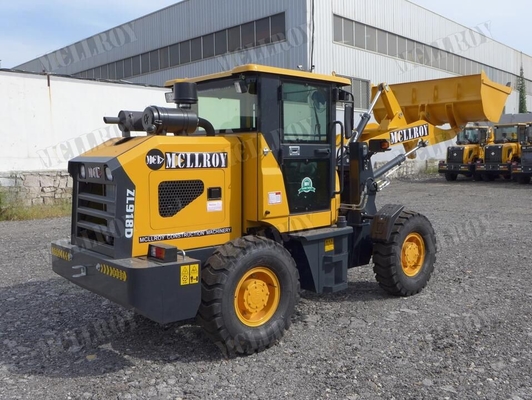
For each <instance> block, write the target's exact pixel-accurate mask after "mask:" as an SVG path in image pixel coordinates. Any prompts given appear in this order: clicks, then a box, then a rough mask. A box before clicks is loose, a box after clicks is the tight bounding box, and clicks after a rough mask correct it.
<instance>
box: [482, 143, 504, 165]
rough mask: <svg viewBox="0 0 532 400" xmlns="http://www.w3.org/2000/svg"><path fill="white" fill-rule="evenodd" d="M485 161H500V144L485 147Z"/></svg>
mask: <svg viewBox="0 0 532 400" xmlns="http://www.w3.org/2000/svg"><path fill="white" fill-rule="evenodd" d="M485 162H486V163H498V164H500V163H502V146H490V147H486V155H485Z"/></svg>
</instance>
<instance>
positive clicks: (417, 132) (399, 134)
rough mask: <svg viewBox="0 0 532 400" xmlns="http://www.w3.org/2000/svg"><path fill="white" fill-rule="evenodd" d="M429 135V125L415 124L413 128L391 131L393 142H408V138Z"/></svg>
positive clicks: (391, 140)
mask: <svg viewBox="0 0 532 400" xmlns="http://www.w3.org/2000/svg"><path fill="white" fill-rule="evenodd" d="M428 135H429V125H428V124H425V125H421V126H413V127H412V128H407V129H401V130H400V131H395V132H390V142H391V144H397V143H402V142H406V141H407V140H412V139H418V138H421V137H425V136H428Z"/></svg>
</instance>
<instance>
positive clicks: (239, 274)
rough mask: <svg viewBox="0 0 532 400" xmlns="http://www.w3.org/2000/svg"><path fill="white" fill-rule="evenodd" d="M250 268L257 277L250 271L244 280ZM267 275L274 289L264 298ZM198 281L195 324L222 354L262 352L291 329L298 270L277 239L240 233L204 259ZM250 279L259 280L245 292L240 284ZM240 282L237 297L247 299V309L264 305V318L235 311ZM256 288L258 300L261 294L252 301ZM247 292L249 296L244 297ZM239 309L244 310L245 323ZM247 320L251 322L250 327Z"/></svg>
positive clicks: (243, 285)
mask: <svg viewBox="0 0 532 400" xmlns="http://www.w3.org/2000/svg"><path fill="white" fill-rule="evenodd" d="M251 270H253V271H258V272H257V273H256V274H255V275H257V274H258V275H259V277H258V279H255V276H254V275H250V276H249V278H247V279H245V280H243V279H244V277H245V276H246V274H249V273H250V271H251ZM261 271H265V272H261ZM268 271H269V272H268ZM263 273H264V275H261V274H263ZM268 273H272V274H273V275H274V276H275V279H277V281H278V283H279V286H278V287H279V288H278V289H277V290H276V289H273V290H272V292H271V293H270V291H267V293H268V294H267V295H266V297H264V295H263V294H262V292H264V288H266V287H268V288H270V287H271V285H270V284H268V285H266V282H267V281H268V279H269V278H270V277H269V275H268ZM263 277H264V278H263ZM201 281H202V282H201V283H202V293H201V304H200V308H199V312H198V318H197V319H198V323H199V325H200V326H202V327H203V328H204V330H205V331H206V333H207V335H208V336H209V337H210V338H211V340H213V342H214V343H215V344H216V345H217V346H218V347H219V348H220V350H221V351H222V352H223V353H224V355H225V356H227V357H233V356H235V355H237V354H252V353H255V352H259V351H262V350H264V349H266V348H268V347H270V346H272V345H273V344H275V342H277V341H278V340H279V339H281V337H283V335H284V333H285V331H286V330H287V329H288V328H289V327H290V324H291V317H292V315H293V313H294V310H295V307H296V304H297V303H298V301H299V296H300V283H299V272H298V270H297V268H296V264H295V262H294V260H293V258H292V257H291V256H290V253H289V252H288V251H287V250H286V249H285V248H284V247H283V246H282V245H280V244H278V243H277V242H274V241H272V240H270V239H266V238H263V237H259V236H245V237H242V238H238V239H236V240H233V241H231V242H228V243H226V244H224V245H223V246H221V247H220V248H218V249H217V250H216V251H215V252H214V254H213V255H212V256H211V257H210V258H209V259H208V260H207V262H206V265H205V267H204V268H203V269H202V279H201ZM250 281H253V284H255V283H256V282H259V283H258V285H255V286H253V287H252V288H251V289H250V290H251V292H248V289H245V285H246V283H247V282H250ZM239 285H240V287H241V290H240V291H239V293H240V297H239V299H241V300H242V302H243V303H246V300H245V299H251V300H250V301H249V302H248V305H246V307H254V306H256V305H257V304H258V307H260V306H262V307H264V309H265V310H266V311H265V312H266V313H268V312H269V313H270V316H269V317H268V318H267V320H266V321H264V322H262V321H260V320H259V321H251V318H253V317H252V315H254V314H252V313H250V312H249V308H248V309H247V310H243V311H240V309H239V306H238V305H237V304H236V303H237V301H236V300H235V299H236V298H237V295H238V294H239V293H237V292H236V290H237V288H238V287H239ZM273 286H274V287H275V285H273ZM247 288H249V286H247ZM259 288H261V289H260V290H262V292H261V293H259V298H260V296H261V295H262V296H263V298H262V300H261V301H259V302H254V301H255V300H254V299H255V298H254V297H252V296H254V295H256V294H257V290H259ZM270 290H271V289H270ZM249 293H250V294H249ZM246 294H249V296H251V297H246ZM269 294H272V296H271V297H270V296H269ZM274 298H278V299H279V303H278V305H277V306H276V305H275V301H274V300H272V299H274ZM262 302H265V304H262ZM259 303H260V304H259ZM238 304H239V305H240V304H241V303H238ZM272 304H273V305H272ZM244 305H245V304H242V307H243V306H244ZM262 312H263V311H262V309H261V311H260V312H259V313H257V314H258V315H259V316H260V313H262ZM243 313H249V315H250V317H249V318H250V320H249V321H248V320H246V316H244V314H243ZM271 313H273V314H271ZM248 322H249V323H248ZM252 324H256V326H251V325H252Z"/></svg>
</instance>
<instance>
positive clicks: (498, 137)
mask: <svg viewBox="0 0 532 400" xmlns="http://www.w3.org/2000/svg"><path fill="white" fill-rule="evenodd" d="M506 142H517V125H513V126H496V127H495V143H506Z"/></svg>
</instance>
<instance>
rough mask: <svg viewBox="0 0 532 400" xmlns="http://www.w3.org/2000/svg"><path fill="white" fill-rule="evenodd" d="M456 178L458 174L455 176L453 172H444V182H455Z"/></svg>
mask: <svg viewBox="0 0 532 400" xmlns="http://www.w3.org/2000/svg"><path fill="white" fill-rule="evenodd" d="M457 177H458V174H455V173H454V172H446V173H445V180H446V181H449V182H451V181H455V180H456V178H457Z"/></svg>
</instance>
